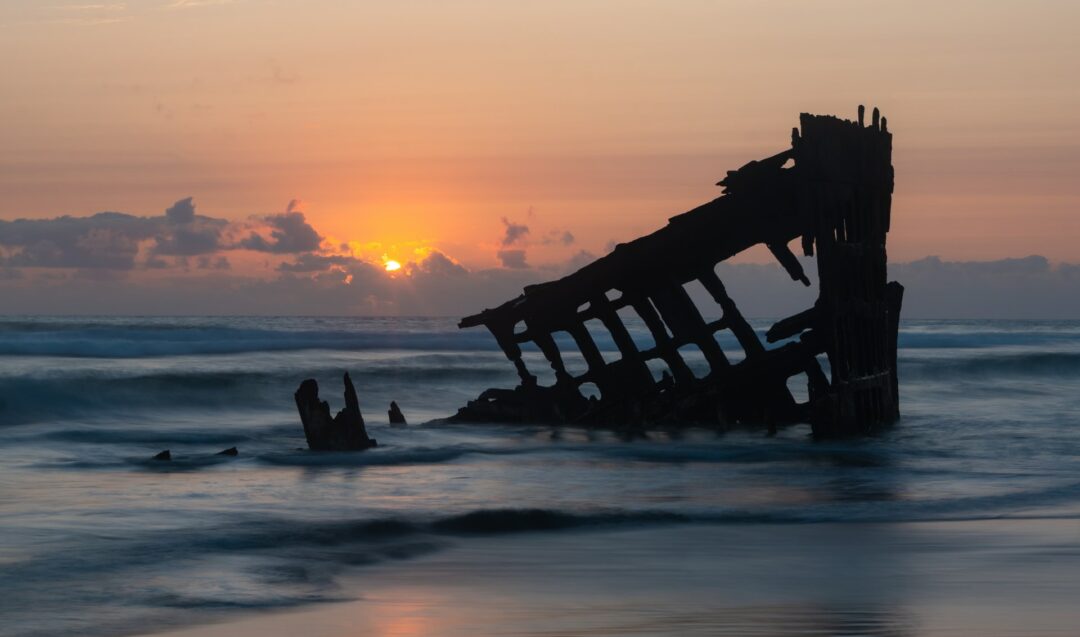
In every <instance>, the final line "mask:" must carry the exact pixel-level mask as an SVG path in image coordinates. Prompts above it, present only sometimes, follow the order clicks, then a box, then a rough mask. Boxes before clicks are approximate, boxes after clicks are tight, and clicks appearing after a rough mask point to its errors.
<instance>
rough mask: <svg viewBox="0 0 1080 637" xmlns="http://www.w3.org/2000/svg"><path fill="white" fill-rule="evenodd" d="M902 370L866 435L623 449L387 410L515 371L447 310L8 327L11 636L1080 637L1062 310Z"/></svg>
mask: <svg viewBox="0 0 1080 637" xmlns="http://www.w3.org/2000/svg"><path fill="white" fill-rule="evenodd" d="M767 325H768V322H767V321H765V322H762V323H761V324H760V325H759V327H761V328H764V327H767ZM632 327H634V326H632ZM635 334H636V336H637V337H638V338H645V335H644V331H643V330H640V329H635ZM721 344H722V346H724V347H725V350H727V351H732V352H733V351H735V349H736V346H735V343H734V341H733V340H732V341H731V342H727V341H722V342H721ZM601 346H602V348H604V349H606V350H608V351H610V350H612V349H613V345H612V344H611V343H610V342H604V341H601ZM529 355H530V356H531V357H532V358H531V359H530V360H531V361H533V364H532V368H533V369H536V370H539V369H540V368H541V365H540V363H539V362H538V355H537V354H536V353H530V354H529ZM900 360H901V363H900V365H901V398H902V411H903V414H904V417H903V419H902V421H901V422H900V423H899V424H898V425H897V426H896V427H894V428H892V429H890V430H888V431H887V432H885V433H883V434H882V435H880V436H877V437H874V438H870V439H864V440H857V441H845V442H814V441H812V440H811V439H810V438H809V435H808V433H809V432H808V429H807V428H806V427H801V426H798V427H792V428H789V429H786V430H784V431H782V432H781V433H780V435H778V436H777V437H776V438H767V437H765V436H763V435H761V434H760V433H758V432H753V431H735V432H728V433H726V434H717V433H714V432H709V431H687V432H685V433H682V434H680V435H673V434H665V433H660V432H657V433H654V434H652V435H650V436H649V437H648V438H644V439H635V440H632V441H628V440H624V439H620V438H619V437H617V436H615V435H612V434H610V433H605V432H586V431H580V430H575V429H554V428H550V427H539V426H533V427H494V426H467V425H454V426H446V425H442V426H435V425H433V426H410V427H409V428H407V429H392V428H389V427H388V426H386V425H385V420H386V415H385V409H386V406H387V405H388V403H389V401H390V400H396V401H397V402H398V403H399V404H400V405H401V407H402V410H403V411H404V412H405V414H406V416H407V417H408V418H409V419H410V422H414V423H416V422H422V421H426V420H428V419H431V418H435V417H439V416H445V415H448V414H450V413H452V412H453V411H454V410H455V409H456V407H458V406H460V405H462V404H464V402H465V401H466V400H468V399H470V398H472V397H474V396H475V395H476V394H478V393H479V392H480V391H481V390H483V389H485V388H487V387H490V386H506V387H510V386H512V385H513V384H514V383H515V375H514V372H513V368H512V366H510V365H509V364H508V363H507V362H506V361H505V359H504V358H503V357H502V355H501V353H500V352H498V351H497V349H496V348H495V346H494V344H493V342H492V341H491V339H490V337H488V336H487V335H486V334H485V333H484V332H482V331H477V330H467V331H459V330H457V329H456V328H455V326H454V324H453V321H451V320H447V319H315V318H311V319H304V318H240V319H225V318H206V319H191V318H183V319H181V318H157V319H146V318H123V319H85V318H77V319H72V318H2V319H0V635H19V636H27V635H65V634H70V635H113V634H131V633H145V632H151V631H152V630H160V629H166V628H169V627H176V626H184V625H187V624H193V623H199V622H203V621H207V620H210V619H212V620H215V621H219V620H222V619H240V618H243V617H246V616H247V615H250V614H252V613H257V614H262V613H263V612H264V611H269V610H280V609H297V610H302V609H307V608H312V606H310V605H312V604H317V603H319V602H330V601H343V600H353V599H358V598H361V597H362V598H365V599H367V598H369V597H371V596H372V595H374V596H375V597H376V598H378V597H379V595H383V598H387V599H388V598H394V595H398V597H396V598H394V599H398V600H399V601H400V600H407V599H408V596H409V595H414V596H416V597H417V599H421V598H423V595H428V596H430V595H436V596H439V595H441V596H443V597H442V598H443V599H449V600H454V603H453V604H448V605H444V606H439V607H437V608H443V609H444V610H445V609H446V608H450V607H461V608H465V609H467V608H468V607H469V605H470V604H472V605H473V606H474V607H475V612H474V613H473V615H476V614H477V613H481V614H484V615H485V616H487V617H490V618H492V623H488V624H483V623H479V624H478V623H476V621H475V620H469V619H468V617H469V614H459V615H460V616H457V615H453V614H449V613H446V612H442V613H438V612H435V611H430V612H429V619H431V620H432V621H435V622H436V623H435V624H431V623H429V624H427V626H428V629H427V630H426V632H425V631H421V632H416V633H413V634H433V633H432V629H431V626H433V625H435V626H437V627H440V628H439V629H438V630H435V631H434V634H469V632H470V631H472V633H473V634H476V632H477V631H480V632H481V633H483V632H491V633H495V632H498V633H505V632H507V627H514V630H515V631H516V632H520V633H521V634H579V633H590V631H591V633H590V634H673V635H674V634H753V633H754V632H755V631H756V632H757V633H758V634H785V635H786V634H875V635H893V634H897V635H924V634H926V635H929V634H948V633H947V631H943V630H937V629H938V628H941V627H947V626H955V627H956V630H957V631H959V632H957V633H954V634H963V633H964V632H965V631H966V632H971V633H975V632H980V630H981V634H989V633H987V632H986V631H987V629H988V627H989V628H992V627H995V626H996V627H998V628H1001V627H1003V626H1010V624H1008V622H1003V621H997V622H994V621H990V622H989V623H988V622H987V621H986V620H987V618H993V617H995V616H996V615H995V613H997V614H1002V611H1001V609H1002V608H1005V607H1009V608H1011V609H1012V610H1013V613H1012V615H1013V616H1030V617H1032V618H1037V617H1042V618H1043V619H1044V621H1043V622H1042V623H1038V622H1035V623H1033V621H1034V620H1032V621H1026V622H1024V623H1023V624H1021V626H1026V627H1027V630H1026V631H1023V632H1025V633H1026V634H1075V633H1076V630H1075V626H1076V623H1075V619H1076V618H1075V616H1070V615H1069V613H1068V612H1066V611H1065V610H1064V609H1065V608H1066V607H1067V606H1068V604H1067V603H1066V602H1065V601H1062V600H1068V599H1071V598H1073V597H1080V586H1078V582H1080V575H1072V574H1073V573H1080V568H1078V567H1080V548H1078V547H1080V462H1078V459H1080V398H1078V396H1080V322H1062V321H1058V322H999V321H907V322H905V323H904V324H903V326H902V334H901V352H900ZM574 364H581V363H580V361H576V360H571V361H570V365H571V366H573V365H574ZM691 364H702V361H691ZM345 369H348V370H349V371H350V373H351V375H352V377H353V379H354V381H355V382H356V384H357V389H358V392H359V393H360V400H361V407H362V408H363V409H364V412H365V417H366V418H367V420H368V421H369V431H370V433H371V434H372V435H373V436H374V437H376V438H378V440H379V447H378V448H377V449H374V450H371V451H369V452H365V453H360V454H313V453H310V452H307V451H304V450H302V448H303V447H304V446H305V445H304V441H303V434H302V431H301V429H300V426H299V424H298V422H297V418H296V415H295V406H294V405H293V404H292V392H293V391H294V390H295V388H296V386H297V385H298V383H299V381H300V380H302V379H303V378H307V377H314V378H317V379H318V380H319V382H320V386H321V387H322V391H323V395H324V398H328V399H329V400H330V402H331V406H332V407H333V408H335V409H336V408H339V407H340V405H341V399H340V392H341V381H340V374H341V372H342V371H343V370H345ZM231 446H237V447H239V449H240V455H239V456H238V457H236V458H229V457H223V456H216V455H214V454H215V453H216V452H217V451H219V450H221V449H224V448H226V447H231ZM165 448H168V449H170V450H171V452H172V454H173V458H174V461H173V462H171V463H160V462H154V461H151V460H149V458H150V457H151V456H152V455H153V454H154V453H157V452H158V451H160V450H162V449H165ZM852 571H854V572H855V573H857V576H851V575H850V573H851V572H852ZM845 573H847V575H845ZM635 574H638V575H639V577H635ZM446 582H459V583H462V582H465V583H468V584H469V585H468V586H465V584H460V585H453V586H451V585H449V584H446ZM552 582H560V583H558V584H557V585H553V584H552ZM395 591H396V593H395ZM432 591H434V592H432ZM478 591H484V594H483V595H480V594H479V593H478ZM613 591H619V594H614V593H613ZM913 591H914V592H913ZM927 591H933V592H935V593H936V595H931V594H928V593H927ZM916 592H917V593H916ZM976 593H977V594H976ZM386 596H389V597H386ZM490 596H497V597H498V598H499V600H500V601H499V604H498V608H501V609H504V610H505V609H509V610H505V612H503V611H499V612H498V613H496V612H495V611H494V610H492V609H493V608H494V607H491V608H487V607H486V606H485V603H484V601H483V600H484V599H485V597H490ZM572 600H578V601H577V602H576V603H572ZM648 600H651V602H649V601H648ZM680 600H681V601H680ZM710 600H711V601H710ZM413 601H414V602H415V601H416V600H415V599H414V600H413ZM647 602H648V603H647ZM636 607H643V608H644V609H646V610H647V611H648V612H645V610H642V609H641V608H638V609H637V610H635V608H636ZM315 608H323V607H321V606H318V607H315ZM332 608H350V609H353V610H352V611H350V613H352V614H351V615H349V617H350V620H349V622H350V623H349V626H351V627H362V628H365V629H366V630H367V632H373V633H374V634H408V633H394V632H392V631H390V630H389V629H387V630H382V629H380V628H379V626H380V625H381V624H378V622H377V620H379V618H382V619H386V614H387V613H391V614H392V612H391V611H389V610H387V609H388V608H393V605H392V604H391V605H389V606H388V605H387V604H382V605H380V604H376V603H371V604H368V605H367V606H365V605H364V604H360V603H358V604H357V605H338V606H334V607H332ZM574 609H577V610H576V611H575V610H574ZM964 609H968V611H970V612H967V611H965V610H964ZM971 609H976V610H979V609H981V610H979V612H975V610H971ZM341 612H343V611H341ZM500 613H502V614H500ZM506 613H509V614H506ZM643 613H644V615H643ZM1025 614H1026V615H1025ZM455 617H456V618H457V619H455ZM732 617H734V618H735V619H731V618H732ZM432 618H437V619H432ZM740 618H741V619H740ZM845 618H846V619H845ZM729 619H731V621H728V620H729ZM736 619H737V620H738V621H736ZM495 620H499V621H495ZM455 622H457V623H455ZM725 622H727V623H725ZM732 622H734V623H732ZM740 622H741V623H740ZM837 622H839V623H837ZM845 622H847V623H845ZM800 626H801V627H803V628H805V630H804V631H802V632H800V631H799V630H798V627H800ZM823 626H824V627H825V628H822V627H823ZM838 626H839V627H838ZM979 626H982V629H979ZM740 627H741V628H740ZM751 628H753V630H751ZM208 630H209V629H208ZM350 630H351V628H350ZM380 631H381V632H380ZM455 631H456V632H455ZM695 631H696V632H695ZM725 631H727V632H725ZM830 631H831V632H830ZM1058 631H1060V632H1058ZM991 632H992V631H991ZM326 634H328V635H329V634H335V635H336V634H352V633H333V632H327V633H326ZM1000 634H1009V631H1006V632H1004V633H1000Z"/></svg>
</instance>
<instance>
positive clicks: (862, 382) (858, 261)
mask: <svg viewBox="0 0 1080 637" xmlns="http://www.w3.org/2000/svg"><path fill="white" fill-rule="evenodd" d="M860 119H861V118H860ZM800 123H801V124H802V135H801V137H799V138H797V139H796V140H795V141H794V150H795V164H796V166H797V167H798V182H799V186H798V187H799V206H800V213H801V215H802V216H803V219H804V220H805V222H806V223H807V226H808V227H807V232H809V233H812V235H813V239H814V242H815V244H816V246H817V252H818V254H817V269H818V281H819V285H820V294H819V296H818V301H817V305H816V308H817V314H816V319H817V320H816V323H817V329H818V330H819V331H820V332H821V333H822V335H823V336H824V340H825V347H826V353H827V355H828V357H829V364H830V367H831V368H832V388H831V392H830V396H829V399H828V400H829V402H828V407H827V409H825V410H823V412H824V413H819V417H818V418H816V419H815V422H814V423H813V424H814V431H815V433H817V434H821V435H837V434H840V435H844V434H853V433H860V432H867V431H870V430H872V429H874V428H875V427H877V426H878V425H881V424H883V423H886V422H890V421H892V420H894V419H895V418H896V417H897V415H898V414H899V401H898V397H897V384H896V332H897V327H898V317H899V312H900V300H901V298H902V292H903V288H902V287H900V285H899V284H897V283H893V284H887V279H886V253H885V233H886V232H887V231H888V229H889V215H890V208H891V201H892V191H893V168H892V134H891V133H889V132H888V131H887V130H885V129H884V127H883V126H882V120H881V119H880V117H879V113H878V110H877V109H876V108H875V109H874V113H873V119H872V122H871V124H870V126H863V125H862V124H861V123H860V122H850V121H845V120H841V119H837V118H835V117H828V116H815V115H807V114H805V113H804V114H803V115H802V116H801V118H800Z"/></svg>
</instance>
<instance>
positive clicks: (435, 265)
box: [409, 250, 469, 277]
mask: <svg viewBox="0 0 1080 637" xmlns="http://www.w3.org/2000/svg"><path fill="white" fill-rule="evenodd" d="M409 274H423V275H427V276H436V277H439V276H455V277H460V276H466V275H467V274H469V271H468V270H466V269H465V268H464V266H462V265H461V264H459V263H457V262H455V261H454V260H453V259H451V258H450V257H448V256H446V255H445V254H443V253H442V252H439V251H437V250H436V251H433V252H432V253H431V254H429V255H428V256H427V257H426V258H424V259H423V260H422V261H420V263H417V264H415V265H412V267H410V269H409Z"/></svg>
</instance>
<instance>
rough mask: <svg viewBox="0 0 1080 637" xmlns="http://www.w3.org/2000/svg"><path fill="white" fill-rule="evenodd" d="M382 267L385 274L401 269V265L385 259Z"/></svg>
mask: <svg viewBox="0 0 1080 637" xmlns="http://www.w3.org/2000/svg"><path fill="white" fill-rule="evenodd" d="M384 265H385V267H386V271H387V272H394V271H395V270H400V269H401V264H400V263H398V262H397V261H394V260H393V259H387V260H386V263H385V264H384Z"/></svg>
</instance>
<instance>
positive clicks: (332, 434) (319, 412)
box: [294, 372, 376, 451]
mask: <svg viewBox="0 0 1080 637" xmlns="http://www.w3.org/2000/svg"><path fill="white" fill-rule="evenodd" d="M294 396H295V398H296V408H297V409H298V410H299V411H300V421H301V422H302V423H303V425H304V436H306V437H307V443H308V448H309V449H311V450H312V451H357V450H361V449H369V448H371V447H374V446H376V442H375V439H374V438H369V437H368V435H367V429H366V428H365V427H364V417H363V416H362V415H361V414H360V402H359V401H358V400H357V398H356V389H355V388H354V387H353V384H352V379H350V378H349V374H348V372H346V373H345V408H344V409H342V410H341V411H339V412H338V414H337V416H334V417H333V418H331V417H330V405H329V404H328V403H327V402H326V401H324V400H323V401H321V400H319V384H318V383H317V382H315V379H313V378H309V379H307V380H305V381H304V382H302V383H300V388H299V389H297V390H296V394H294Z"/></svg>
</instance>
